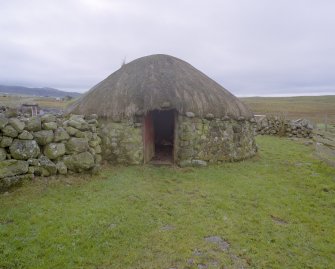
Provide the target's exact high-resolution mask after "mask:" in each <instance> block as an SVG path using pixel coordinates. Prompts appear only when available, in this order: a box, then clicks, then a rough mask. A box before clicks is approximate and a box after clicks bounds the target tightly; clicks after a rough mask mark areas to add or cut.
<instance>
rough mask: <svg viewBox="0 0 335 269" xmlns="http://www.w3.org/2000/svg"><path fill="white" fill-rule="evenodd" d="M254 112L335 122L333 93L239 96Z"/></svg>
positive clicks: (315, 121) (319, 121)
mask: <svg viewBox="0 0 335 269" xmlns="http://www.w3.org/2000/svg"><path fill="white" fill-rule="evenodd" d="M240 99H241V100H242V101H243V102H244V103H245V104H247V105H248V106H249V107H250V109H251V110H252V111H253V112H254V113H255V114H266V115H283V116H285V117H286V118H288V119H298V118H305V119H309V120H311V121H313V122H314V123H324V122H325V116H326V115H327V122H328V123H329V124H335V105H334V104H335V95H331V96H297V97H244V98H240Z"/></svg>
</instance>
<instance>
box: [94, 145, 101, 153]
mask: <svg viewBox="0 0 335 269" xmlns="http://www.w3.org/2000/svg"><path fill="white" fill-rule="evenodd" d="M94 151H95V153H96V154H100V153H101V147H100V145H97V146H96V147H94Z"/></svg>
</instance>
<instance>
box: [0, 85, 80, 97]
mask: <svg viewBox="0 0 335 269" xmlns="http://www.w3.org/2000/svg"><path fill="white" fill-rule="evenodd" d="M0 93H5V94H10V95H29V96H48V97H60V98H62V97H65V96H71V97H74V98H75V97H78V96H80V95H81V94H80V93H78V92H66V91H61V90H57V89H53V88H28V87H22V86H5V85H0Z"/></svg>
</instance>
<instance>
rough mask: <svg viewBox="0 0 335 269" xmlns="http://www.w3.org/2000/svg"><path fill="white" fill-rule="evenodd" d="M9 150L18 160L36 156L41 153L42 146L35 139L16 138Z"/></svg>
mask: <svg viewBox="0 0 335 269" xmlns="http://www.w3.org/2000/svg"><path fill="white" fill-rule="evenodd" d="M9 151H10V154H11V155H12V157H13V158H14V159H16V160H28V159H29V158H36V157H37V156H38V155H39V154H40V148H39V146H38V145H37V143H36V141H35V140H20V139H14V141H13V143H12V145H11V146H10V147H9Z"/></svg>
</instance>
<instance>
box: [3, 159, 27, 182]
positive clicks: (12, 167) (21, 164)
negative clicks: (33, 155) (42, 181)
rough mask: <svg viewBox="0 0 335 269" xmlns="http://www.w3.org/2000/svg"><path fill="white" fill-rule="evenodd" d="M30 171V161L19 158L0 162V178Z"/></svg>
mask: <svg viewBox="0 0 335 269" xmlns="http://www.w3.org/2000/svg"><path fill="white" fill-rule="evenodd" d="M27 172H28V163H27V162H25V161H18V160H6V161H2V162H0V178H5V177H11V176H16V175H21V174H25V173H27Z"/></svg>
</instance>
